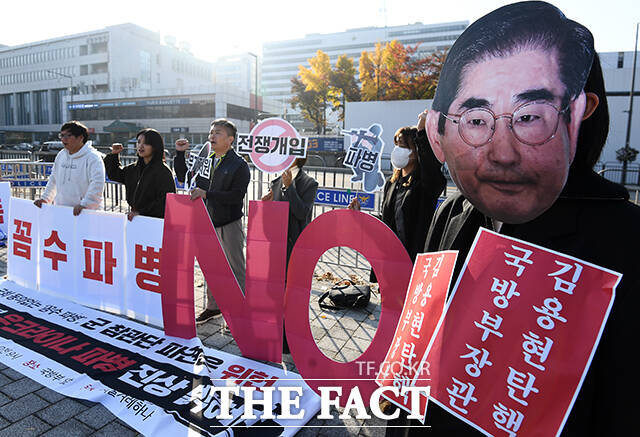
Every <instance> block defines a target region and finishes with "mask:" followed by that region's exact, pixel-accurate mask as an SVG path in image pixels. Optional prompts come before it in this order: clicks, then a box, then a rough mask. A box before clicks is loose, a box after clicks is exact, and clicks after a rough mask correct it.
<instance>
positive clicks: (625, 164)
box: [622, 23, 640, 185]
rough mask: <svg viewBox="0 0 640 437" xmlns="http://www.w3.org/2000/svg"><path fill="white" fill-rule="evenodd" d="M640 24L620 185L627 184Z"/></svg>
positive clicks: (634, 53) (632, 72)
mask: <svg viewBox="0 0 640 437" xmlns="http://www.w3.org/2000/svg"><path fill="white" fill-rule="evenodd" d="M639 27H640V23H636V46H635V50H634V52H633V69H632V71H631V91H630V92H629V110H628V111H627V136H626V139H625V143H624V149H625V150H624V151H625V160H624V161H622V185H625V184H626V183H627V159H626V158H627V157H628V156H629V150H630V149H631V147H629V140H630V139H631V116H632V113H633V94H634V91H635V82H636V61H637V59H638V29H639Z"/></svg>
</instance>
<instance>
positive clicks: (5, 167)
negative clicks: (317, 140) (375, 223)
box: [0, 151, 388, 270]
mask: <svg viewBox="0 0 640 437" xmlns="http://www.w3.org/2000/svg"><path fill="white" fill-rule="evenodd" d="M16 152H17V151H16ZM28 153H29V152H26V153H25V152H18V154H17V155H16V156H21V157H22V158H18V159H16V158H14V159H11V160H0V166H1V168H2V177H3V178H5V179H8V180H11V182H12V195H13V196H15V197H20V198H24V199H32V200H35V199H38V198H40V196H41V195H42V192H43V191H44V187H45V185H46V183H47V178H48V176H49V174H50V173H51V168H52V166H53V163H51V162H29V161H27V158H25V156H26V155H27V154H28ZM136 160H137V158H136V157H135V156H122V157H121V162H122V164H123V165H126V164H130V163H133V162H135V161H136ZM167 164H168V165H170V166H172V165H173V160H172V159H169V160H168V162H167ZM249 168H250V171H251V179H250V182H249V186H248V187H247V196H246V197H245V211H247V210H248V207H249V201H250V200H260V199H261V198H262V196H264V195H265V194H267V193H268V192H269V187H270V184H271V181H272V180H273V179H275V177H276V175H269V174H265V173H263V172H261V171H259V170H258V169H256V168H255V167H254V166H253V165H252V164H249ZM305 171H306V172H307V173H308V174H309V175H310V176H312V177H313V178H315V179H316V180H317V181H318V183H319V185H320V186H321V187H331V188H342V189H349V190H351V191H352V192H354V193H357V192H358V191H361V188H360V184H359V183H358V184H352V183H351V182H350V179H351V174H352V173H351V171H350V170H348V169H339V168H321V167H311V166H309V167H305ZM385 176H388V175H385ZM178 192H183V193H184V192H185V191H184V190H181V189H179V190H178ZM381 204H382V195H381V193H380V192H379V193H376V195H375V202H374V205H375V208H374V211H373V213H374V214H376V213H378V212H379V211H380V208H381ZM104 208H105V210H106V211H114V212H123V213H124V212H127V211H128V209H129V206H128V204H127V202H126V197H125V188H124V185H122V184H119V183H115V182H111V181H107V183H106V184H105V188H104ZM335 208H336V207H334V206H328V205H318V204H316V205H314V208H313V218H316V217H317V216H319V215H320V214H323V213H325V212H327V211H331V210H333V209H335ZM243 220H245V221H244V222H243V224H244V226H246V216H245V218H244V219H243ZM320 262H324V263H327V264H332V265H338V266H340V267H344V268H353V269H359V270H368V269H369V268H370V266H369V263H368V262H367V261H366V259H365V258H364V257H363V256H362V255H361V254H360V253H358V252H357V251H355V250H353V249H348V248H343V247H336V248H333V249H331V250H329V251H327V252H326V253H325V254H324V255H323V256H322V257H321V258H320Z"/></svg>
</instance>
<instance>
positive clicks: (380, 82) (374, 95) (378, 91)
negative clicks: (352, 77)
mask: <svg viewBox="0 0 640 437" xmlns="http://www.w3.org/2000/svg"><path fill="white" fill-rule="evenodd" d="M383 52H384V48H383V46H382V44H380V43H376V48H375V50H374V52H373V53H371V54H370V53H369V52H367V51H363V52H362V54H361V55H360V65H359V66H358V71H359V73H360V83H361V84H362V89H361V93H360V94H361V96H362V100H363V101H371V100H380V98H381V96H382V95H383V94H384V85H385V82H384V79H383V78H382V77H381V76H382V70H383V69H384V65H383V58H384V56H383Z"/></svg>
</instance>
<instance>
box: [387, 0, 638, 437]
mask: <svg viewBox="0 0 640 437" xmlns="http://www.w3.org/2000/svg"><path fill="white" fill-rule="evenodd" d="M496 13H497V14H496ZM503 20H508V21H509V22H507V23H504V22H503ZM513 23H515V24H516V25H517V27H516V28H514V27H512V26H513ZM467 31H469V33H468V34H467V35H464V34H463V36H461V37H460V38H459V39H458V40H457V41H456V43H455V44H454V47H452V49H451V51H450V52H449V55H448V58H447V61H446V63H451V64H450V65H446V63H445V66H444V68H443V72H442V75H441V82H440V84H443V83H445V82H448V83H446V84H445V88H446V89H445V91H444V94H440V95H439V93H440V89H438V90H437V91H436V98H435V100H434V108H435V110H436V112H433V113H430V114H429V117H428V120H427V132H428V134H429V138H430V140H431V141H432V144H433V145H434V149H435V150H436V156H438V158H439V159H441V160H444V159H446V162H447V164H448V165H449V168H450V170H451V172H452V175H454V180H455V182H456V185H457V186H458V187H459V188H460V191H461V192H460V193H457V194H456V195H454V196H452V197H451V198H449V199H447V201H445V203H444V204H443V205H442V206H441V207H440V208H439V210H438V212H437V214H436V216H435V218H434V221H433V223H432V226H431V229H430V231H429V235H428V236H427V243H426V247H425V251H438V250H449V249H453V250H459V251H460V253H459V255H458V261H457V264H456V269H455V272H454V279H453V281H454V282H455V281H456V277H457V276H458V274H459V273H460V271H461V268H462V264H463V263H464V260H465V259H466V256H467V254H468V252H469V250H470V249H471V246H472V244H473V240H474V237H475V235H476V233H477V231H478V229H479V228H480V227H486V228H489V229H493V230H495V231H497V232H500V233H502V234H504V235H508V236H512V237H515V238H519V239H522V240H524V241H527V242H530V243H533V244H537V245H540V246H543V247H545V248H548V249H552V250H555V251H558V252H561V253H564V254H568V255H570V256H574V257H577V258H579V259H582V260H585V261H587V262H591V263H594V264H596V265H599V266H602V267H605V268H608V269H611V270H614V271H617V272H620V273H622V274H623V277H622V280H621V282H620V283H619V285H618V287H617V289H616V296H615V300H614V303H613V307H612V308H611V312H610V315H609V318H608V320H607V323H606V325H605V328H604V331H603V332H602V336H601V338H600V342H599V344H598V347H597V349H596V352H595V354H594V356H593V359H592V361H591V364H590V366H589V369H588V371H587V373H586V377H585V379H584V381H583V383H582V386H581V388H580V390H579V392H578V394H577V397H576V399H575V403H574V404H573V407H572V409H571V411H570V413H569V415H568V417H567V421H566V424H565V426H564V428H563V430H562V434H561V435H563V436H619V435H628V434H629V432H632V433H633V431H632V430H633V429H636V428H637V425H636V423H635V415H634V413H635V411H634V406H635V403H634V400H635V393H636V391H637V388H638V383H637V378H636V377H635V367H636V366H635V365H634V363H633V362H632V361H631V360H630V359H629V355H628V354H629V343H628V339H629V335H630V333H633V332H637V331H636V330H637V323H636V320H637V316H636V314H635V312H636V309H637V308H638V306H640V301H639V300H640V299H639V298H638V296H639V294H638V290H639V289H640V274H639V273H638V265H640V264H639V261H640V260H639V257H638V255H637V248H638V245H639V244H640V229H639V227H638V223H640V207H638V206H637V205H633V204H632V203H630V202H629V201H628V199H629V195H628V193H627V191H626V189H625V188H624V187H622V186H620V185H617V184H614V183H612V182H609V181H607V180H605V179H603V178H602V177H600V176H599V175H598V174H596V173H595V172H594V171H593V169H592V167H593V165H594V164H595V162H596V161H597V158H598V156H599V153H600V151H601V150H602V147H603V146H604V142H605V140H606V137H607V132H608V126H609V118H608V110H607V102H606V93H605V92H604V80H603V77H602V71H601V68H600V64H599V60H598V58H597V57H594V53H595V51H594V49H593V40H592V37H591V34H590V32H589V31H588V30H587V29H586V28H584V27H583V26H581V25H579V24H577V23H575V22H572V21H570V20H567V19H566V17H564V15H562V13H561V12H560V11H559V10H557V9H556V8H555V7H553V6H551V5H549V4H546V3H543V2H526V3H518V4H514V5H509V6H505V7H503V8H500V9H498V10H497V11H494V12H493V13H491V14H489V15H487V16H485V17H483V18H481V19H480V20H478V21H477V22H476V23H474V24H472V25H471V26H470V27H469V28H468V29H467ZM467 31H465V33H467ZM540 32H543V35H544V37H543V38H541V37H540ZM493 35H499V37H495V36H493ZM554 38H557V39H554ZM565 38H569V39H571V40H572V41H566V40H565ZM479 41H480V42H482V44H481V45H480V46H478V42H479ZM576 43H577V45H578V46H580V47H581V50H576ZM458 44H459V46H458V47H456V45H458ZM493 44H497V45H493ZM469 47H473V48H474V49H473V50H470V49H469ZM487 47H490V49H489V50H488V51H487V50H485V49H486V48H487ZM465 55H467V56H470V58H468V59H465ZM545 63H547V65H544V64H545ZM456 67H457V70H458V71H457V73H459V75H458V78H457V79H458V80H455V78H453V77H451V76H450V75H449V74H451V69H454V68H456ZM486 68H489V69H486ZM483 70H484V72H485V73H486V74H482V72H483ZM568 70H571V71H568ZM583 71H584V74H583ZM462 72H464V73H462ZM587 73H588V74H589V76H588V78H587V77H586V74H587ZM454 75H455V74H454ZM585 79H586V83H585ZM451 82H453V83H451ZM439 87H440V85H439ZM583 87H584V90H583ZM447 89H448V90H449V91H451V92H452V93H453V94H452V95H453V98H451V99H447V97H446V91H447ZM471 89H473V90H472V91H470V90H471ZM534 91H535V92H534ZM546 91H550V92H548V93H547V92H546ZM585 91H586V93H585ZM470 92H471V95H474V96H476V97H475V99H476V100H475V102H474V101H469V100H468V99H469V98H470V97H468V96H469V95H470ZM514 96H519V97H520V98H516V99H514V98H513V97H514ZM522 97H529V98H531V97H537V99H536V101H537V100H539V99H541V98H545V97H546V98H548V99H554V100H556V101H557V100H561V101H563V102H567V103H566V104H567V107H566V108H567V109H566V110H565V111H563V113H562V114H560V113H559V114H558V123H557V124H556V125H555V128H554V129H546V127H545V129H543V130H542V131H540V132H537V133H538V134H540V135H538V136H537V137H535V135H534V136H531V134H535V133H536V131H535V130H533V131H527V132H525V131H524V130H522V129H519V128H517V126H515V127H514V126H512V127H511V129H506V126H501V127H498V126H497V124H498V123H505V124H512V125H513V124H515V123H517V122H518V121H521V122H529V121H535V118H531V117H529V116H525V115H522V114H534V112H533V111H528V112H526V113H521V116H520V117H518V114H512V115H511V120H510V121H509V120H504V121H500V122H498V120H493V122H495V123H496V126H495V129H494V130H493V132H487V133H488V134H490V135H491V136H492V137H493V138H492V141H487V142H484V143H483V144H480V143H481V142H483V141H484V140H486V139H487V137H484V138H482V137H481V136H479V135H476V136H468V137H467V138H466V139H465V136H464V135H465V134H468V133H469V132H468V131H465V128H462V127H461V126H460V125H459V126H456V124H455V123H454V122H453V121H451V118H449V116H448V115H447V112H448V111H450V110H452V109H453V110H454V111H455V112H462V114H460V115H455V116H453V117H452V118H453V119H454V120H457V119H458V117H459V118H460V119H464V117H465V114H464V112H463V111H464V110H465V108H466V110H469V109H468V108H474V106H473V105H472V104H473V103H477V102H478V101H479V98H482V99H484V101H486V102H490V103H491V104H492V106H493V110H495V111H496V112H498V113H501V114H502V113H505V112H506V113H509V112H510V111H514V109H515V111H514V112H518V108H517V106H518V105H520V104H522V100H523V99H522ZM443 99H444V100H443ZM460 99H462V100H460ZM461 102H462V103H467V104H468V106H466V107H462V108H461V109H462V111H460V109H459V108H460V106H458V105H459V104H460V103H461ZM482 103H484V102H482ZM525 103H526V99H525ZM556 104H557V102H556ZM514 106H515V107H516V108H514ZM558 106H559V107H562V103H560V104H559V105H558ZM485 111H486V110H485ZM558 112H560V111H558ZM538 114H542V113H538ZM443 115H445V119H444V121H442V116H443ZM451 115H452V114H451ZM503 117H504V115H503ZM469 119H471V120H479V119H480V117H478V116H474V117H470V118H469ZM583 120H584V121H583ZM493 122H491V124H493ZM474 126H475V127H478V126H484V123H474ZM546 126H547V127H548V126H550V127H553V126H554V124H553V123H552V124H548V125H546ZM552 131H553V132H552ZM476 133H477V132H476ZM456 135H457V136H458V137H457V138H456ZM544 137H547V138H546V139H545V138H544ZM489 139H491V137H489ZM481 140H482V141H481ZM463 142H465V143H467V147H468V148H469V149H468V150H467V151H466V152H465V151H464V148H463V147H462V146H463V144H462V143H463ZM469 143H471V144H469ZM531 143H534V144H535V145H533V146H532V145H531ZM548 160H553V165H550V164H549V161H548ZM474 163H475V164H474ZM486 175H493V178H489V177H485V176H486ZM558 182H559V184H558ZM550 184H551V185H550ZM557 185H559V187H558V186H557ZM491 190H492V191H493V196H492V197H489V196H486V194H488V193H490V192H491ZM516 191H518V193H515V192H516ZM542 191H544V192H542ZM532 193H536V196H532V195H531V194H532ZM450 323H455V321H450ZM436 377H437V376H436ZM559 383H561V382H559ZM426 424H427V425H430V429H429V430H428V431H427V432H428V434H430V435H442V436H445V435H446V436H449V435H465V436H466V435H470V436H471V435H482V434H480V433H479V432H478V431H476V430H475V429H474V428H472V427H471V426H469V425H468V424H467V423H465V422H463V421H461V420H459V419H457V418H455V417H454V416H453V415H451V414H449V413H448V412H446V411H445V410H444V409H442V408H440V407H439V406H437V405H435V404H433V405H430V406H429V409H428V411H427V420H426ZM393 425H395V426H398V425H400V426H402V425H404V428H402V427H400V428H391V427H389V428H388V429H387V435H389V436H414V435H415V436H417V435H422V434H423V433H425V430H424V429H421V428H420V427H419V425H420V424H419V423H417V422H409V421H407V420H406V416H405V418H401V419H399V420H397V421H394V423H393ZM516 431H517V430H516ZM514 434H515V432H514Z"/></svg>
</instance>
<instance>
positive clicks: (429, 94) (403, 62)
mask: <svg viewBox="0 0 640 437" xmlns="http://www.w3.org/2000/svg"><path fill="white" fill-rule="evenodd" d="M418 48H419V45H415V46H405V45H403V44H402V43H400V42H398V41H395V40H394V41H391V42H389V43H387V44H385V45H384V46H383V45H382V44H380V43H378V44H376V48H375V51H374V52H373V54H369V53H367V52H363V53H362V56H361V57H360V81H361V82H362V99H363V100H409V99H415V100H420V99H430V98H433V95H434V93H435V89H436V85H437V84H438V78H439V76H440V70H442V65H443V63H444V59H445V54H444V53H442V52H436V53H433V54H429V55H426V56H420V55H419V54H418Z"/></svg>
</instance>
